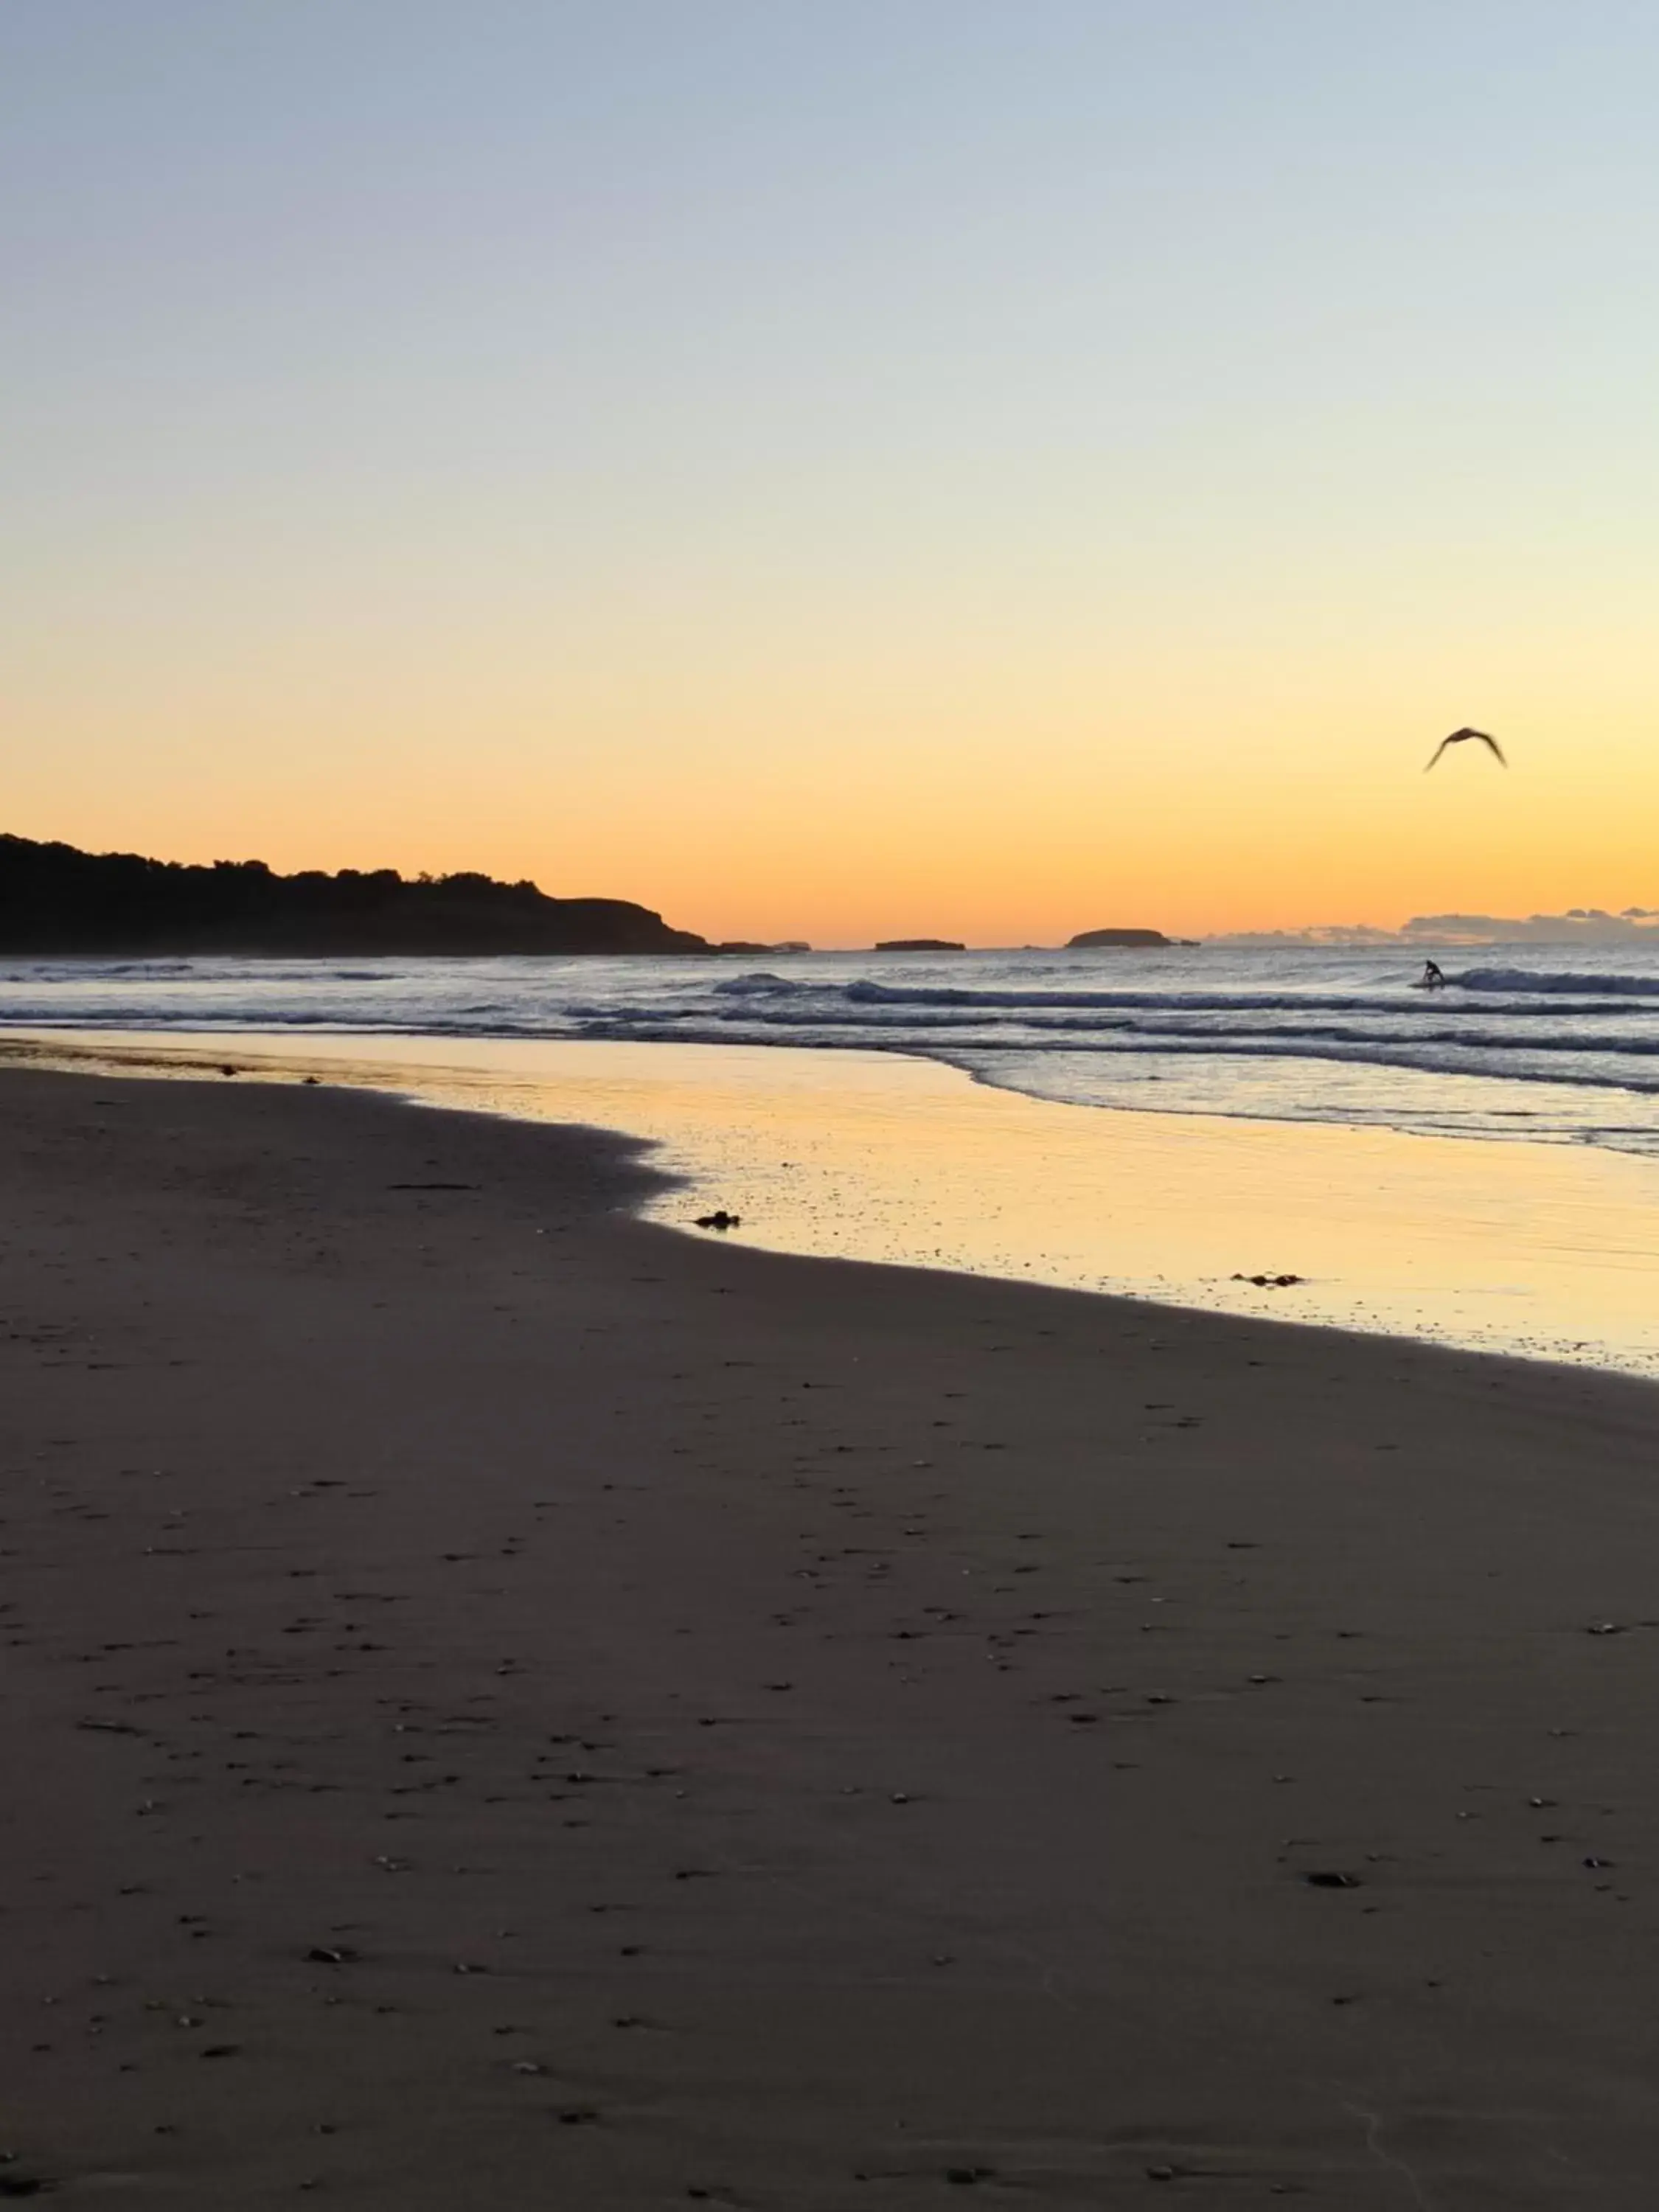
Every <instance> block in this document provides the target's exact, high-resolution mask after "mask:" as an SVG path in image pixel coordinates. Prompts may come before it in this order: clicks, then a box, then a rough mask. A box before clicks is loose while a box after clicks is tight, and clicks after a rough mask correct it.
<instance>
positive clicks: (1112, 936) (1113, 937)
mask: <svg viewBox="0 0 1659 2212" xmlns="http://www.w3.org/2000/svg"><path fill="white" fill-rule="evenodd" d="M1180 941H1181V940H1180V939H1178V938H1173V937H1166V936H1165V935H1164V932H1163V931H1162V930H1161V929H1085V930H1083V931H1081V932H1080V933H1079V934H1078V935H1077V936H1076V937H1072V938H1068V939H1066V951H1068V952H1095V951H1102V950H1103V949H1104V948H1106V947H1109V946H1112V945H1117V946H1121V947H1124V948H1126V949H1127V950H1128V951H1135V950H1136V949H1137V948H1139V950H1141V951H1147V950H1150V949H1153V948H1155V947H1157V946H1158V945H1175V944H1178V943H1179V942H1180Z"/></svg>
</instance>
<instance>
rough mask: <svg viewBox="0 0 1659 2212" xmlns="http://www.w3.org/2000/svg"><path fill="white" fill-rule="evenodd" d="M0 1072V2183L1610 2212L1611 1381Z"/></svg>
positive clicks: (543, 1141)
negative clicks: (957, 1266)
mask: <svg viewBox="0 0 1659 2212" xmlns="http://www.w3.org/2000/svg"><path fill="white" fill-rule="evenodd" d="M0 1133H3V1143H0V1187H3V1193H4V1198H3V1210H0V1651H3V1659H4V1669H5V1671H4V1677H3V1679H4V1682H5V1686H6V1691H7V1695H6V1697H5V1699H4V1701H3V1707H0V1755H3V1759H4V1772H5V1774H6V1777H7V1792H6V1803H5V1812H4V1818H3V1823H0V1905H3V1918H0V1936H3V1946H4V1949H3V1955H4V1958H5V1961H6V1972H5V1990H6V1996H5V2002H4V2005H3V2008H0V2081H3V2091H0V2096H3V2103H0V2115H3V2117H0V2148H4V2149H5V2150H6V2151H8V2152H9V2153H12V2154H15V2155H14V2157H13V2158H12V2160H11V2162H10V2163H8V2164H5V2165H0V2191H4V2192H6V2193H11V2194H22V2193H24V2191H26V2190H27V2186H28V2185H29V2184H30V2183H32V2182H33V2181H37V2180H40V2181H50V2182H53V2183H55V2184H56V2185H58V2189H59V2190H60V2191H61V2193H62V2195H63V2197H64V2198H65V2200H68V2201H74V2200H75V2199H76V2198H77V2197H82V2196H84V2197H86V2198H87V2199H88V2201H93V2200H94V2199H95V2198H98V2197H111V2198H112V2199H113V2200H115V2201H120V2202H130V2203H141V2204H143V2203H153V2204H156V2205H165V2206H167V2207H170V2208H171V2207H178V2208H185V2209H188V2208H197V2207H201V2208H207V2207H215V2208H220V2207H224V2206H226V2205H233V2204H234V2205H236V2206H239V2207H240V2206H263V2205H266V2204H273V2205H274V2204H278V2203H283V2204H286V2203H291V2202H293V2201H294V2199H295V2197H297V2196H311V2195H313V2194H314V2195H316V2196H317V2197H319V2198H320V2199H321V2200H322V2201H325V2202H330V2203H338V2204H343V2205H349V2206H361V2207H370V2206H373V2207H382V2206H384V2207H387V2208H390V2207H394V2206H396V2207H407V2206H427V2205H431V2206H445V2207H453V2206H469V2207H470V2206H473V2205H480V2206H483V2205H488V2206H491V2207H495V2206H501V2207H505V2208H518V2207H520V2206H531V2205H544V2204H547V2205H558V2206H571V2207H578V2206H580V2207H582V2208H587V2207H595V2208H611V2207H616V2208H629V2212H632V2208H635V2207H639V2208H644V2207H657V2206H666V2205H671V2204H677V2203H686V2202H702V2203H713V2204H716V2205H728V2206H740V2207H753V2208H757V2212H760V2209H761V2208H797V2207H801V2208H805V2207H811V2208H823V2212H832V2209H833V2212H840V2208H843V2207H848V2206H860V2205H866V2204H867V2205H869V2206H871V2207H872V2208H880V2207H884V2206H889V2205H891V2206H902V2207H908V2206H916V2207H924V2206H927V2205H930V2204H935V2203H941V2204H942V2203H951V2202H955V2201H957V2197H958V2196H959V2195H962V2194H964V2193H967V2192H973V2195H972V2201H975V2202H981V2201H982V2202H984V2203H989V2204H995V2203H1007V2204H1010V2205H1013V2204H1030V2205H1033V2206H1042V2207H1048V2206H1055V2207H1071V2206H1077V2207H1083V2206H1089V2207H1099V2206H1117V2205H1126V2206H1127V2205H1139V2204H1142V2203H1146V2204H1156V2203H1164V2202H1166V2201H1170V2200H1171V2199H1174V2198H1178V2197H1181V2196H1182V2195H1185V2196H1187V2197H1190V2198H1193V2199H1195V2200H1198V2201H1201V2202H1203V2203H1212V2204H1216V2205H1224V2204H1233V2203H1237V2204H1241V2205H1243V2204H1250V2203H1266V2202H1267V2201H1268V2200H1269V2199H1270V2198H1272V2199H1275V2200H1277V2199H1278V2198H1279V2197H1301V2198H1303V2199H1304V2200H1306V2201H1308V2202H1310V2203H1318V2204H1327V2205H1330V2206H1333V2207H1340V2208H1343V2212H1370V2208H1373V2207H1375V2208H1376V2209H1377V2212H1385V2208H1392V2207H1410V2206H1419V2207H1432V2208H1436V2212H1440V2208H1455V2212H1464V2208H1482V2212H1484V2208H1488V2207H1490V2208H1493V2212H1497V2208H1499V2207H1502V2208H1504V2212H1513V2208H1528V2207H1534V2206H1552V2207H1562V2208H1566V2207H1574V2208H1577V2207H1583V2206H1587V2205H1592V2204H1593V2205H1595V2206H1597V2207H1610V2208H1623V2207H1630V2208H1632V2212H1634V2208H1637V2207H1638V2206H1640V2207H1646V2206H1648V2205H1650V2203H1651V2202H1652V2197H1653V2184H1652V2179H1651V2177H1652V2173H1653V2171H1654V2169H1655V2166H1656V2163H1659V2068H1656V2062H1659V2048H1656V2045H1659V2034H1656V2029H1655V2024H1654V2018H1655V2007H1654V2004H1653V2000H1652V1992H1653V1988H1654V1978H1655V1977H1654V1968H1655V1963H1656V1954H1659V1888H1656V1871H1659V1782H1656V1776H1655V1762H1654V1759H1653V1756H1652V1747H1653V1745H1654V1743H1655V1741H1656V1722H1659V1669H1656V1666H1655V1663H1654V1662H1655V1655H1656V1651H1659V1642H1656V1636H1659V1575H1656V1559H1659V1515H1656V1498H1659V1492H1656V1466H1655V1461H1656V1454H1655V1449H1654V1443H1655V1437H1656V1421H1655V1413H1656V1407H1659V1398H1656V1396H1655V1395H1654V1393H1653V1390H1652V1389H1651V1387H1650V1386H1649V1385H1646V1384H1643V1383H1637V1382H1633V1381H1621V1380H1619V1379H1617V1378H1613V1377H1604V1376H1594V1375H1589V1374H1586V1373H1583V1372H1581V1371H1575V1370H1565V1369H1557V1368H1550V1367H1546V1366H1542V1365H1539V1366H1525V1365H1521V1364H1508V1363H1503V1362H1498V1361H1492V1360H1482V1359H1480V1358H1474V1357H1472V1356H1468V1355H1464V1354H1462V1353H1451V1352H1435V1351H1432V1350H1429V1349H1425V1348H1421V1347H1414V1346H1408V1345H1406V1344H1403V1343H1399V1342H1395V1341H1391V1340H1387V1339H1380V1338H1379V1339H1362V1338H1358V1337H1350V1336H1344V1335H1342V1334H1338V1333H1335V1332H1330V1331H1322V1330H1318V1329H1298V1328H1281V1327H1275V1326H1273V1325H1272V1324H1270V1323H1266V1322H1261V1323H1256V1322H1245V1321H1239V1320H1233V1319H1227V1318H1223V1317H1218V1316H1207V1315H1200V1314H1194V1313H1183V1312H1177V1311H1174V1310H1168V1311H1164V1310H1157V1309H1152V1308H1149V1307H1146V1306H1145V1305H1137V1304H1127V1303H1116V1302H1113V1301H1111V1300H1108V1299H1104V1298H1097V1297H1086V1296H1082V1295H1079V1294H1075V1293H1070V1292H1066V1291H1053V1290H1045V1289H1039V1288H1034V1287H1026V1286H1019V1285H1007V1284H1000V1283H997V1282H994V1281H989V1280H982V1279H970V1278H966V1277H955V1276H946V1275H929V1274H926V1273H919V1272H914V1271H906V1270H902V1269H897V1268H890V1269H880V1268H871V1267H858V1266H852V1265H839V1264H836V1263H833V1262H829V1261H807V1260H798V1259H792V1258H787V1257H781V1256H777V1255H767V1254H763V1253H757V1252H755V1251H752V1250H743V1249H733V1248H732V1247H731V1246H730V1245H726V1244H722V1243H720V1242H718V1241H717V1240H715V1239H713V1238H709V1239H707V1240H703V1241H696V1240H692V1239H689V1238H686V1237H679V1236H676V1235H674V1234H673V1233H671V1232H670V1231H665V1230H664V1229H662V1228H659V1227H657V1226H654V1225H649V1224H647V1223H644V1222H641V1221H638V1220H635V1219H631V1218H628V1217H627V1216H626V1215H625V1214H623V1213H621V1212H618V1211H617V1208H618V1207H619V1206H622V1205H623V1203H624V1202H625V1201H627V1200H628V1199H629V1197H630V1195H634V1196H637V1195H639V1194H641V1193H642V1192H643V1190H644V1189H645V1188H646V1183H647V1173H646V1170H645V1167H644V1164H643V1162H642V1160H641V1156H640V1155H639V1153H638V1152H637V1149H636V1148H634V1147H630V1146H629V1145H627V1144H626V1143H625V1142H623V1140H620V1139H614V1138H607V1137H604V1136H601V1135H599V1134H597V1133H592V1132H582V1131H562V1130H557V1129H550V1128H545V1127H533V1126H530V1125H524V1124H518V1123H513V1122H511V1121H500V1120H493V1119H489V1118H485V1117H483V1116H471V1115H462V1114H438V1113H434V1112H429V1111H422V1110H420V1109H413V1108H409V1107H404V1106H400V1105H398V1104H396V1103H392V1102H391V1101H388V1100H386V1099H383V1098H379V1097H373V1096H370V1095H367V1094H361V1093H346V1092H333V1091H327V1090H322V1089H318V1090H308V1089H301V1088H299V1087H297V1086H293V1085H289V1086H283V1087H278V1086H274V1085H273V1086H253V1085H243V1084H228V1083H227V1084H219V1085H208V1084H202V1085H194V1084H184V1083H166V1084H161V1083H148V1084H147V1083H141V1082H118V1081H115V1080H113V1079H109V1078H106V1077H101V1076H100V1077H74V1076H60V1075H53V1074H48V1073H37V1072H21V1071H12V1070H8V1071H3V1072H0ZM734 1202H736V1194H734Z"/></svg>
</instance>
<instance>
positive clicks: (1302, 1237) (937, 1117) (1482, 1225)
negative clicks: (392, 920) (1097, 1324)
mask: <svg viewBox="0 0 1659 2212" xmlns="http://www.w3.org/2000/svg"><path fill="white" fill-rule="evenodd" d="M19 1045H20V1048H26V1047H24V1046H23V1045H22V1041H21V1040H20V1041H19ZM32 1049H33V1050H34V1051H36V1052H39V1053H40V1054H43V1055H44V1056H47V1057H50V1058H52V1059H53V1060H58V1061H59V1062H62V1061H63V1060H64V1059H65V1058H66V1057H72V1056H79V1055H81V1054H85V1055H87V1056H88V1059H89V1060H97V1061H100V1062H102V1063H103V1064H105V1065H108V1064H110V1063H111V1062H112V1061H114V1060H120V1061H122V1062H123V1064H126V1065H130V1064H131V1056H133V1055H137V1056H138V1057H139V1058H141V1059H142V1060H144V1061H146V1062H147V1063H149V1064H150V1065H152V1066H155V1067H156V1068H157V1069H158V1070H164V1071H167V1072H196V1073H206V1074H211V1075H213V1076H215V1077H218V1076H219V1074H220V1072H221V1070H222V1068H224V1067H226V1066H235V1067H237V1068H239V1069H242V1070H246V1072H247V1073H250V1074H252V1073H278V1072H281V1073H288V1074H289V1075H290V1076H294V1077H301V1076H303V1075H306V1074H307V1073H309V1074H313V1075H319V1076H320V1077H322V1078H323V1079H325V1080H327V1081H331V1082H351V1083H361V1084H366V1085H373V1086H377V1087H386V1088H393V1089H396V1090H398V1091H402V1092H404V1093H406V1094H408V1095H410V1096H413V1097H419V1098H422V1099H424V1100H427V1101H429V1102H430V1103H434V1104H436V1105H445V1106H458V1107H466V1108H470V1109H474V1110H483V1111H489V1112H497V1113H506V1114H511V1115H518V1116H523V1117H527V1118H530V1119H535V1120H547V1121H581V1122H586V1123H590V1124H594V1125H597V1126H601V1127H609V1128H615V1129H622V1130H626V1131H629V1133H633V1134H634V1135H636V1136H639V1137H643V1138H647V1139H651V1140H652V1141H653V1143H655V1144H656V1145H657V1146H659V1147H660V1151H659V1156H658V1157H659V1164H660V1165H661V1166H662V1167H663V1168H664V1169H665V1170H668V1171H669V1172H670V1173H671V1174H672V1175H673V1176H675V1177H676V1178H678V1181H677V1182H676V1183H675V1185H674V1186H673V1187H672V1188H666V1189H665V1190H664V1191H663V1192H662V1193H661V1194H659V1196H658V1197H657V1198H656V1199H655V1200H653V1201H652V1202H651V1203H650V1205H649V1206H648V1209H647V1210H648V1211H649V1212H650V1213H651V1214H652V1215H653V1217H654V1218H658V1219H659V1220H662V1221H665V1222H671V1223H675V1224H683V1225H687V1226H688V1227H690V1225H692V1224H694V1223H695V1222H696V1218H698V1217H699V1216H705V1217H706V1216H708V1215H711V1214H714V1213H717V1212H729V1213H734V1214H737V1215H738V1216H739V1217H740V1220H739V1222H738V1224H737V1225H734V1226H732V1227H730V1228H729V1229H726V1230H725V1231H722V1232H721V1233H723V1234H726V1235H729V1236H731V1237H734V1238H736V1239H738V1240H741V1241H743V1242H744V1243H754V1244H757V1245H761V1246H764V1247H767V1248H769V1249H775V1250H783V1251H792V1252H799V1253H807V1254H813V1255H822V1256H827V1257H836V1258H842V1259H857V1260H878V1261H895V1262H902V1263H908V1264H912V1265H918V1266H922V1267H945V1268H951V1269H958V1270H965V1271H968V1272H971V1273H984V1274H995V1275H1004V1276H1012V1277H1018V1278H1022V1279H1032V1280H1037V1281H1042V1282H1048V1283H1055V1284H1063V1285H1072V1286H1076V1287H1082V1288H1085V1289H1095V1290H1107V1291H1118V1292H1125V1293H1127V1294H1130V1295H1133V1296H1138V1297H1150V1298H1155V1299H1159V1300H1163V1301H1167V1302H1169V1303H1170V1304H1181V1305H1193V1306H1201V1307H1205V1308H1208V1309H1210V1310H1217V1311H1225V1312H1232V1313H1249V1314H1255V1315H1263V1314H1266V1315H1270V1316H1277V1317H1279V1318H1282V1319H1285V1320H1295V1321H1304V1322H1322V1323H1327V1324H1330V1325H1333V1326H1336V1327H1340V1328H1359V1329H1365V1330H1369V1331H1381V1332H1383V1333H1387V1334H1398V1335H1411V1336H1422V1337H1428V1338H1432V1339H1435V1340H1441V1341H1445V1342H1450V1343H1456V1344H1460V1345H1463V1346H1472V1347H1478V1348H1482V1349H1486V1350H1492V1351H1500V1352H1517V1353H1522V1354H1525V1355H1528V1356H1530V1357H1534V1358H1554V1359H1571V1360H1577V1361H1582V1362H1586V1363H1589V1364H1597V1365H1607V1366H1613V1367H1619V1368H1622V1369H1624V1370H1627V1371H1632V1372H1638V1373H1655V1372H1659V1298H1656V1296H1655V1291H1656V1267H1655V1261H1654V1256H1653V1255H1654V1253H1655V1250H1656V1246H1659V1168H1656V1166H1655V1165H1654V1164H1653V1163H1651V1162H1649V1161H1646V1160H1643V1159H1639V1158H1630V1157H1626V1156H1622V1155H1620V1154H1617V1153H1612V1152H1602V1151H1597V1150H1593V1149H1590V1148H1589V1147H1584V1148H1582V1149H1580V1148H1575V1147H1570V1146H1544V1145H1528V1144H1505V1145H1497V1144H1482V1143H1475V1142H1466V1141H1459V1140H1455V1139H1432V1138H1422V1137H1407V1136H1401V1135H1398V1134H1395V1133H1392V1132H1389V1131H1382V1130H1361V1129H1351V1128H1341V1127H1323V1126H1317V1125H1309V1124H1295V1123H1279V1122H1251V1121H1231V1120H1223V1119H1219V1118H1210V1117H1206V1116H1199V1115H1160V1114H1141V1113H1127V1112H1120V1111H1101V1110H1097V1109H1086V1108H1079V1107H1073V1106H1065V1105H1055V1104H1049V1103H1045V1102H1043V1101H1041V1100H1037V1099H1033V1098H1030V1097H1023V1096H1020V1095H1019V1094H1018V1093H1014V1092H1008V1091H994V1090H990V1089H987V1088H984V1087H981V1086H978V1085H974V1084H973V1083H971V1082H970V1081H969V1080H968V1079H966V1078H965V1077H963V1076H962V1075H960V1074H959V1073H957V1072H956V1071H954V1070H952V1069H950V1068H947V1067H945V1066H940V1065H938V1064H936V1063H934V1062H931V1061H925V1060H906V1059H902V1058H899V1057H897V1056H896V1055H890V1054H863V1053H823V1052H800V1051H790V1050H787V1049H781V1048H749V1047H734V1046H702V1045H661V1044H643V1045H642V1044H628V1043H615V1042H596V1043H573V1042H526V1041H523V1040H520V1039H512V1040H499V1041H495V1040H479V1039H467V1040H465V1041H458V1040H454V1039H442V1038H431V1037H410V1038H400V1037H379V1036H377V1037H374V1038H372V1039H366V1038H362V1037H356V1038H354V1037H344V1036H339V1037H316V1038H313V1039H309V1040H307V1042H306V1044H305V1045H304V1046H303V1048H296V1045H295V1042H294V1041H293V1040H292V1039H291V1038H289V1037H277V1036H264V1037H258V1036H237V1037H235V1038H234V1041H232V1040H228V1039H227V1038H225V1037H224V1036H217V1037H215V1036H196V1037H190V1036H166V1037H156V1036H139V1035H137V1034H131V1033H129V1034H124V1035H120V1036H112V1035H110V1034H108V1033H102V1034H100V1035H98V1036H82V1037H79V1038H65V1037H63V1036H52V1037H50V1038H46V1037H41V1038H39V1039H36V1040H34V1041H33V1047H32ZM1258 1275H1265V1276H1267V1277H1269V1278H1272V1277H1278V1276H1282V1275H1294V1276H1295V1277H1297V1278H1299V1279H1298V1280H1297V1281H1295V1282H1293V1283H1284V1284H1281V1283H1279V1282H1275V1281H1272V1280H1269V1281H1267V1283H1264V1284H1261V1285H1258V1284H1256V1283H1255V1282H1254V1281H1251V1280H1248V1279H1246V1280H1243V1281H1241V1280H1239V1279H1238V1278H1240V1277H1244V1278H1250V1277H1255V1276H1258Z"/></svg>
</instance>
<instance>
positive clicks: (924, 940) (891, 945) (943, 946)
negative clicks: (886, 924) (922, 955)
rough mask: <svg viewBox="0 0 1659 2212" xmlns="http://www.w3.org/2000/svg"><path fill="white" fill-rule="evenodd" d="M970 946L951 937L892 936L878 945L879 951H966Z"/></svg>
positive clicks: (877, 949)
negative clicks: (960, 943) (958, 942)
mask: <svg viewBox="0 0 1659 2212" xmlns="http://www.w3.org/2000/svg"><path fill="white" fill-rule="evenodd" d="M967 950H968V947H967V946H966V945H958V944H957V942H956V941H955V939H952V938H949V937H890V938H888V939H885V940H884V942H883V943H882V944H880V945H877V947H876V951H878V952H965V951H967Z"/></svg>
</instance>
